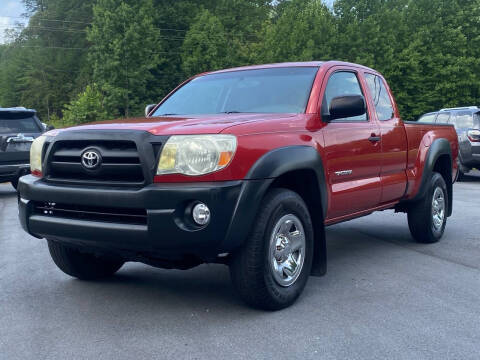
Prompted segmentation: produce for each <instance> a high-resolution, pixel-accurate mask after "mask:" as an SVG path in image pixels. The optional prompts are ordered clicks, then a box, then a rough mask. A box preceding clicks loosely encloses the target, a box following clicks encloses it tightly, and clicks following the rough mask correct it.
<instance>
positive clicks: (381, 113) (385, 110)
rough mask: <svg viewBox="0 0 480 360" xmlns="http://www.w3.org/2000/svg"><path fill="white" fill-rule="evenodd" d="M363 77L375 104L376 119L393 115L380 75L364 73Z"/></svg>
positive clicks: (388, 118)
mask: <svg viewBox="0 0 480 360" xmlns="http://www.w3.org/2000/svg"><path fill="white" fill-rule="evenodd" d="M365 79H366V80H367V85H368V90H369V91H370V95H371V96H372V99H373V104H374V105H375V111H376V112H377V117H378V120H380V121H385V120H390V119H391V118H393V116H394V111H393V105H392V101H391V100H390V96H389V95H388V91H387V88H386V87H385V84H384V82H383V80H382V79H381V78H380V76H377V75H373V74H365Z"/></svg>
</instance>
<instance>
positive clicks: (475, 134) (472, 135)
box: [418, 106, 480, 179]
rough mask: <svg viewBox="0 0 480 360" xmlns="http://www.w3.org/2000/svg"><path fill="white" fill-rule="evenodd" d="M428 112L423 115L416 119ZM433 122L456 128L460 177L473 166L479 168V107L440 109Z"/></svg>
mask: <svg viewBox="0 0 480 360" xmlns="http://www.w3.org/2000/svg"><path fill="white" fill-rule="evenodd" d="M429 114H432V113H429ZM429 114H425V115H423V116H422V117H421V118H420V119H419V120H418V121H421V120H422V119H424V118H425V117H426V116H427V115H429ZM433 122H434V123H436V124H451V125H454V126H455V129H456V130H457V135H458V143H459V149H460V151H459V154H458V162H459V169H460V172H459V175H460V177H459V178H460V179H461V178H462V177H463V175H465V174H466V173H468V172H469V171H470V170H472V169H473V168H480V108H478V107H477V106H468V107H458V108H449V109H442V110H440V111H438V112H437V113H436V116H435V119H434V121H433Z"/></svg>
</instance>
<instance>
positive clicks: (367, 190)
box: [321, 68, 382, 222]
mask: <svg viewBox="0 0 480 360" xmlns="http://www.w3.org/2000/svg"><path fill="white" fill-rule="evenodd" d="M326 76H327V79H328V80H327V82H326V84H325V83H324V88H323V90H322V94H323V95H322V106H321V109H322V110H321V111H322V114H328V109H329V106H330V102H331V101H332V99H333V98H334V97H337V96H345V95H362V96H363V97H364V98H365V102H366V105H367V113H366V114H364V115H360V116H356V117H351V118H344V119H336V120H332V121H329V122H328V123H327V125H326V126H325V127H324V128H323V129H322V130H323V136H324V144H325V164H326V169H325V170H326V174H327V178H328V182H329V191H330V197H329V198H330V202H329V204H328V211H327V219H326V221H327V222H328V221H329V220H330V221H332V222H333V221H335V220H336V219H338V220H341V219H342V218H348V217H349V216H350V215H355V214H356V213H358V212H361V211H363V210H368V209H371V208H373V207H375V206H377V205H378V204H379V203H380V197H381V193H382V188H381V181H380V169H381V160H382V152H381V136H380V129H379V126H378V123H377V122H376V119H375V117H374V116H371V114H372V112H371V109H370V104H369V103H368V101H367V99H366V96H365V94H366V91H365V90H366V84H365V81H364V79H363V74H362V73H360V72H358V71H355V70H352V69H351V68H348V69H347V68H345V69H342V68H333V69H332V70H330V71H329V72H328V73H327V75H326ZM322 118H325V116H322Z"/></svg>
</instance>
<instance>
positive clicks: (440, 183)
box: [408, 172, 448, 243]
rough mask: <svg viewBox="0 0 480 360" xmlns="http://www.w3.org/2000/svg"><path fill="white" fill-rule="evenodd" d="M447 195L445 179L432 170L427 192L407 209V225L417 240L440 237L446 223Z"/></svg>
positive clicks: (438, 238) (431, 239)
mask: <svg viewBox="0 0 480 360" xmlns="http://www.w3.org/2000/svg"><path fill="white" fill-rule="evenodd" d="M447 195H448V192H447V185H446V183H445V180H444V179H443V177H442V175H440V174H439V173H436V172H434V173H433V175H432V177H431V178H430V182H429V187H428V190H427V194H426V195H425V196H424V198H423V199H421V200H419V201H418V202H417V203H415V204H414V205H412V207H411V208H410V209H409V210H408V226H409V228H410V233H411V234H412V236H413V238H414V239H415V240H416V241H417V242H419V243H434V242H437V241H439V240H440V238H441V237H442V235H443V232H444V231H445V225H446V224H447V210H448V196H447Z"/></svg>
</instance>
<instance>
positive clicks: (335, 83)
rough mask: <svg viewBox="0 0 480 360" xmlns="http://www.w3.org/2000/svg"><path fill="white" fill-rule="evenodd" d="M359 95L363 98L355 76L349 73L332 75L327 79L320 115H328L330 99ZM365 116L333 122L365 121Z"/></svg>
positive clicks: (343, 72) (342, 72)
mask: <svg viewBox="0 0 480 360" xmlns="http://www.w3.org/2000/svg"><path fill="white" fill-rule="evenodd" d="M346 95H361V96H363V93H362V89H361V87H360V83H359V82H358V78H357V75H356V74H355V73H353V72H350V71H338V72H335V73H333V74H332V75H331V76H330V79H328V83H327V87H326V89H325V95H324V97H323V102H322V114H325V115H329V114H330V112H329V109H330V103H331V102H332V99H333V98H335V97H338V96H346ZM366 120H367V114H366V113H365V114H363V115H359V116H353V117H349V118H343V119H335V120H333V121H334V122H335V121H366Z"/></svg>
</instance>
